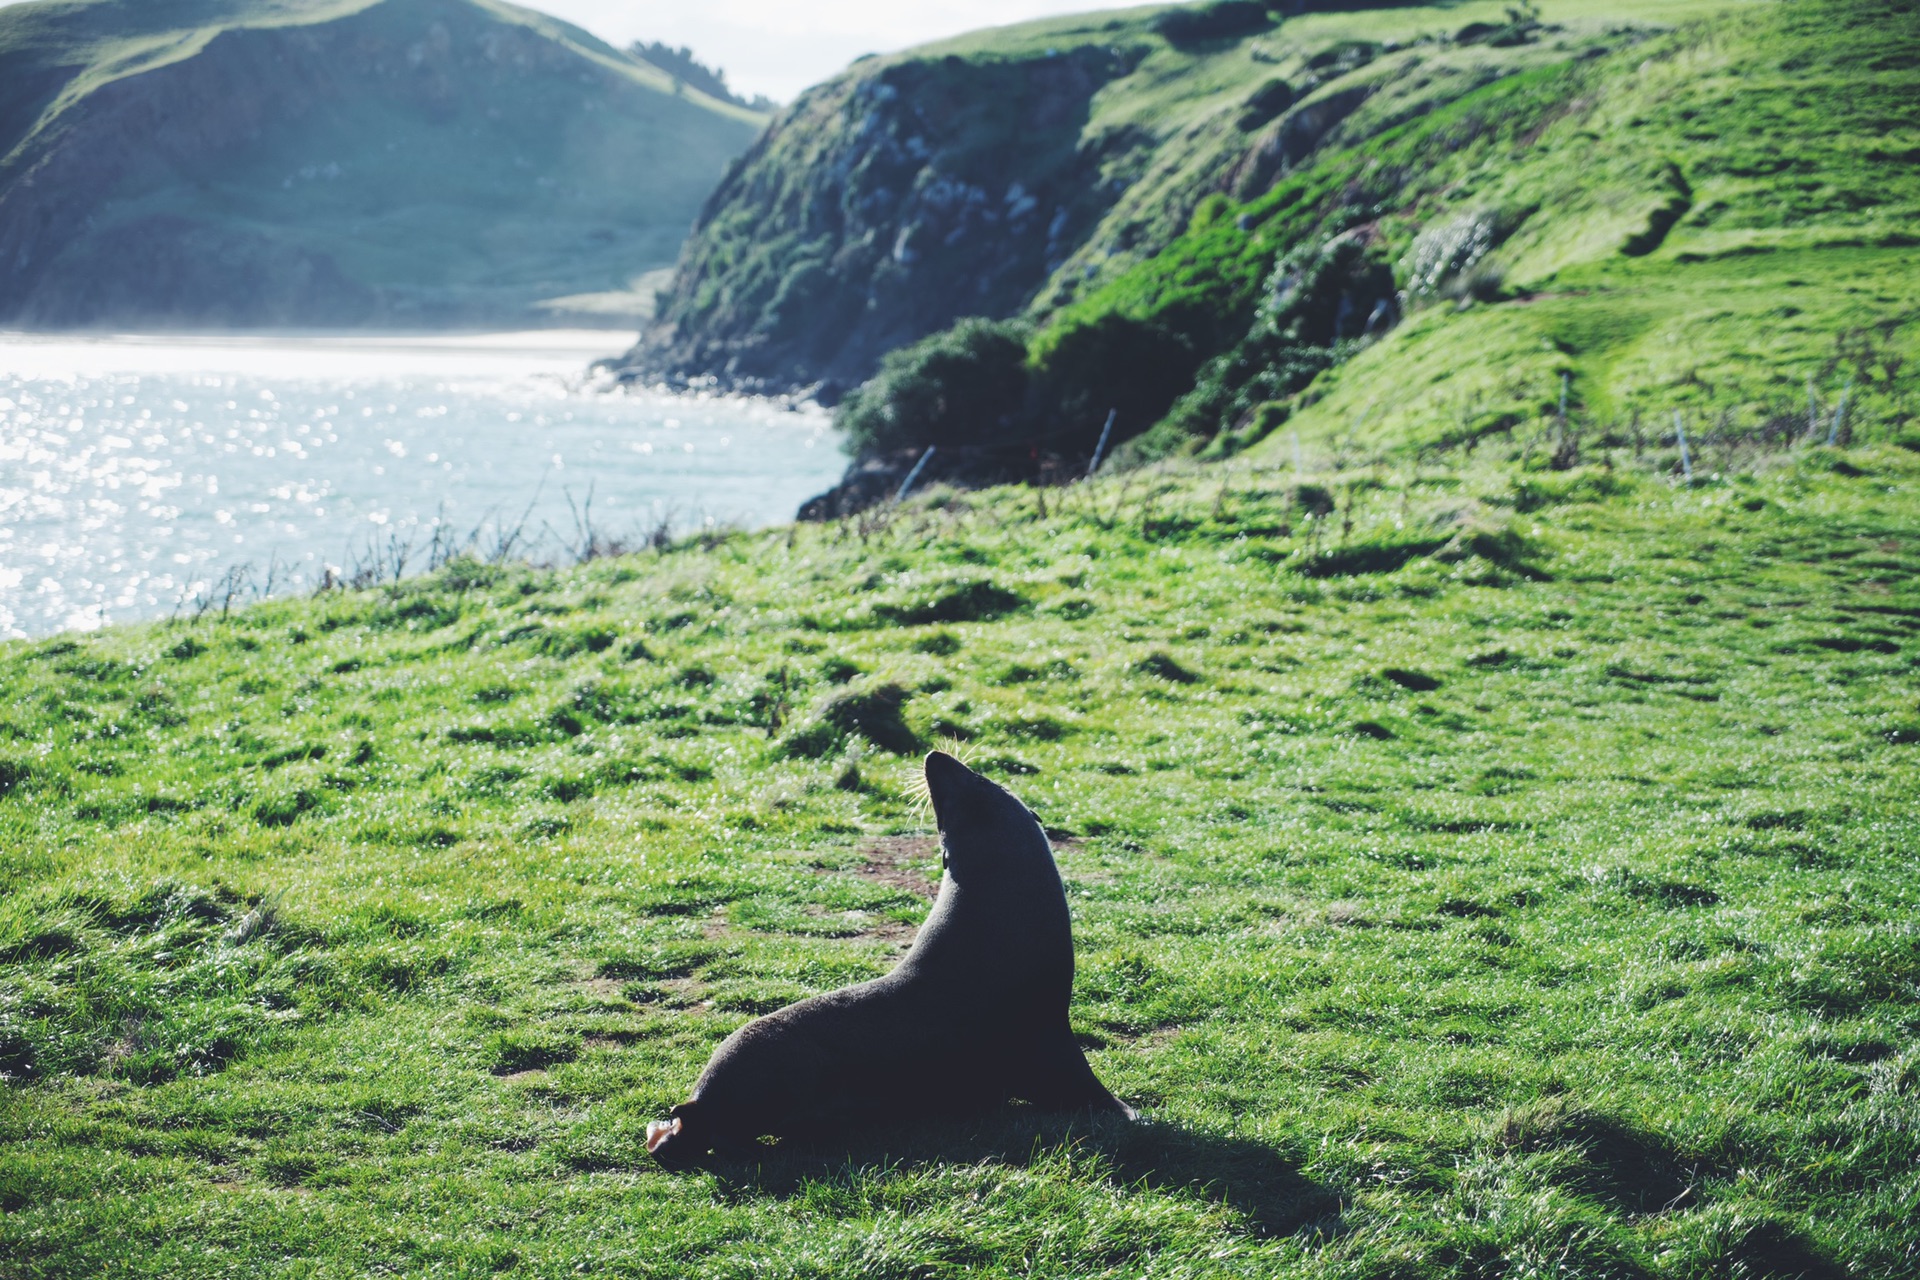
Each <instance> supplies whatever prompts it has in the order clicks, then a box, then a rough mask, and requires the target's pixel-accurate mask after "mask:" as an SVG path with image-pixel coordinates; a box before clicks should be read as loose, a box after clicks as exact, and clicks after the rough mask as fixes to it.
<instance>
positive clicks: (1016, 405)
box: [835, 320, 1098, 454]
mask: <svg viewBox="0 0 1920 1280" xmlns="http://www.w3.org/2000/svg"><path fill="white" fill-rule="evenodd" d="M1026 398H1027V331H1026V329H1025V328H1024V327H1023V326H1021V325H1018V324H1013V323H1009V322H1001V321H993V320H962V321H960V322H959V323H958V324H956V325H954V326H953V328H951V329H948V330H947V331H946V332H944V333H936V334H934V335H933V336H932V337H930V338H924V339H922V340H921V341H919V342H916V343H914V344H913V345H912V346H910V347H904V348H902V349H901V350H899V351H895V352H892V353H890V354H889V355H888V356H887V357H886V358H885V359H884V360H882V361H881V362H880V372H879V373H877V374H875V375H874V376H873V378H872V379H871V380H870V381H868V382H867V383H865V384H864V385H863V386H861V387H860V388H859V389H858V390H856V391H854V392H853V394H852V395H849V396H848V397H847V398H846V400H845V401H843V402H842V403H841V405H840V408H839V409H838V411H837V412H836V414H835V420H836V422H837V424H838V425H839V427H840V428H841V430H843V431H845V432H846V435H847V442H848V445H849V446H850V447H851V448H852V449H853V450H854V452H856V453H863V454H866V453H889V452H893V451H895V450H900V449H924V448H926V447H927V446H929V445H936V446H937V445H946V446H949V447H952V446H959V445H994V444H1006V443H1009V442H1011V441H1014V440H1017V439H1018V438H1019V437H1020V436H1021V435H1022V434H1024V432H1025V417H1024V409H1025V405H1026ZM1095 429H1096V430H1097V429H1098V428H1097V427H1096V428H1095Z"/></svg>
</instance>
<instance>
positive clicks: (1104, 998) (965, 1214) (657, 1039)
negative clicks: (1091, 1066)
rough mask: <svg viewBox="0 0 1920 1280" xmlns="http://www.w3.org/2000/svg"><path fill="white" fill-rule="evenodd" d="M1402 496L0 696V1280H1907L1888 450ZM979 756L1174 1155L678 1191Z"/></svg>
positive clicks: (730, 555) (1524, 465) (1915, 895)
mask: <svg viewBox="0 0 1920 1280" xmlns="http://www.w3.org/2000/svg"><path fill="white" fill-rule="evenodd" d="M1907 443H1908V445H1909V446H1911V445H1913V444H1915V443H1920V442H1915V441H1913V440H1910V439H1909V440H1908V441H1907ZM1408 457H1409V460H1408V461H1403V462H1401V463H1397V464H1389V463H1380V464H1377V465H1370V466H1362V465H1351V464H1350V465H1347V466H1345V467H1344V468H1343V469H1335V468H1334V466H1333V463H1332V461H1331V459H1330V457H1328V456H1326V455H1323V454H1321V453H1319V452H1318V451H1311V452H1309V453H1308V454H1307V455H1306V457H1305V459H1304V463H1305V469H1304V472H1301V473H1296V472H1295V471H1294V470H1293V467H1292V465H1291V463H1290V462H1288V463H1283V464H1279V465H1276V464H1273V463H1260V464H1259V465H1255V464H1254V463H1252V462H1250V461H1248V460H1242V461H1241V462H1239V463H1238V464H1237V465H1235V466H1232V467H1228V466H1216V467H1213V468H1211V469H1203V468H1188V469H1178V468H1175V469H1161V470H1156V471H1148V472H1143V473H1134V474H1131V475H1126V476H1120V477H1115V478H1111V479H1103V480H1101V481H1099V482H1096V483H1094V484H1091V485H1084V486H1080V487H1077V488H1074V489H1071V490H1065V491H1046V492H1034V491H1017V490H999V491H991V492H986V493H979V494H967V495H956V494H952V493H942V492H935V493H931V494H929V495H927V496H925V497H924V498H922V499H919V500H916V501H914V502H912V503H909V504H908V505H907V506H905V507H902V508H899V509H897V510H895V511H893V512H890V513H880V514H875V515H872V516H870V517H869V518H868V519H867V520H865V521H864V522H862V523H848V524H842V525H837V526H824V527H800V528H795V529H791V530H788V529H782V530H775V531H771V532H768V533H764V534H753V535H745V534H741V535H729V536H713V537H709V538H706V539H702V540H696V541H692V542H689V543H686V544H683V545H680V546H678V547H675V548H673V549H671V550H668V551H664V552H659V553H646V554H643V555H639V556H635V557H629V558H625V559H618V560H610V561H602V562H597V563H593V564H589V565H586V566H582V567H579V568H576V569H571V570H566V571H561V572H546V571H534V570H527V569H511V568H492V567H486V566H479V565H472V564H460V565H455V566H453V567H452V568H450V569H447V570H445V571H442V572H440V573H438V574H436V575H434V576H432V577H429V578H425V579H421V580H416V581H411V582H407V583H404V584H401V585H398V586H393V587H389V588H383V589H378V590H373V591H366V592H361V593H335V594H330V595H327V596H323V597H320V598H317V599H313V600H308V601H292V602H275V603H267V604H264V605H260V606H257V607H253V608H250V609H246V610H244V611H239V612H236V613H235V614H233V616H231V617H228V618H221V617H218V616H208V617H205V618H202V619H200V620H198V621H195V622H179V623H174V624H170V625H155V626H148V627H136V628H126V629H120V630H115V631H111V632H108V633H106V634H103V635H100V636H96V637H68V638H60V639H55V640H51V641H44V642H39V643H35V644H16V645H10V646H7V647H6V648H5V649H4V650H0V691H3V695H4V696H3V700H0V706H3V707H4V710H0V849H4V850H5V852H4V854H3V855H0V894H4V896H3V897H0V1071H3V1072H5V1073H6V1083H5V1085H4V1087H3V1088H0V1275H3V1276H5V1277H6V1280H40V1278H50V1277H79V1276H108V1275H111V1276H167V1277H202V1276H205V1277H213V1276H228V1275H232V1276H243V1275H244V1276H250V1277H251V1276H264V1275H271V1276H289V1277H293V1276H298V1277H322V1276H326V1277H332V1276H341V1277H345V1276H365V1275H380V1274H390V1275H406V1276H426V1275H450V1276H485V1275H527V1276H568V1275H583V1274H592V1275H618V1276H662V1277H666V1276H674V1277H682V1276H702V1277H747V1276H755V1277H764V1276H822V1277H824V1276H835V1277H841V1276H875V1277H880V1276H885V1277H909V1276H910V1277H943V1276H960V1275H980V1276H1008V1277H1011V1276H1047V1277H1067V1276H1089V1277H1091V1276H1153V1277H1173V1276H1263V1277H1264V1276H1275V1275H1286V1276H1311V1277H1323V1276H1324V1277H1334V1276H1339V1277H1428V1276H1430V1277H1460V1278H1462V1280H1465V1278H1467V1277H1494V1276H1501V1277H1521V1276H1527V1277H1532V1276H1569V1277H1575V1276H1577V1277H1641V1276H1658V1277H1673V1278H1675V1280H1679V1278H1683V1277H1684V1278H1692V1277H1754V1278H1756V1280H1758V1278H1760V1277H1773V1278H1775V1280H1786V1278H1787V1277H1795V1276H1805V1277H1818V1278H1823V1280H1824V1278H1831V1277H1842V1276H1846V1277H1859V1278H1862V1280H1865V1278H1868V1277H1884V1278H1886V1280H1896V1278H1899V1277H1908V1276H1912V1275H1913V1274H1915V1271H1916V1269H1917V1268H1920V1172H1916V1170H1917V1169H1920V1163H1917V1161H1920V925H1917V924H1916V919H1920V917H1916V914H1915V913H1916V908H1917V907H1920V867H1917V866H1916V862H1915V854H1916V850H1920V840H1917V839H1916V837H1917V836H1920V822H1916V818H1915V814H1916V812H1920V809H1917V808H1916V805H1920V754H1916V753H1920V693H1917V685H1920V519H1916V512H1917V511H1920V507H1917V506H1916V485H1920V453H1916V451H1915V450H1914V449H1912V448H1910V447H1899V446H1897V445H1894V444H1885V443H1883V444H1877V445H1871V446H1865V447H1859V448H1854V449H1849V450H1844V451H1838V450H1827V449H1824V448H1799V449H1797V450H1795V451H1791V452H1782V451H1779V450H1774V451H1771V452H1766V453H1762V454H1759V455H1753V454H1748V455H1745V456H1744V457H1739V458H1731V459H1729V460H1727V461H1726V462H1724V463H1723V461H1722V460H1721V459H1720V457H1719V455H1718V454H1717V453H1716V452H1713V451H1709V452H1707V453H1706V454H1703V455H1702V456H1701V458H1700V459H1699V464H1700V465H1699V472H1700V476H1701V480H1700V483H1699V484H1698V485H1695V486H1691V487H1689V486H1686V485H1683V484H1680V483H1678V482H1677V481H1676V480H1675V479H1674V478H1673V477H1672V475H1671V474H1670V473H1671V469H1672V464H1673V458H1672V455H1671V453H1670V452H1658V451H1656V452H1652V453H1646V454H1644V455H1643V456H1642V457H1641V458H1640V459H1639V460H1638V461H1636V460H1635V458H1634V456H1633V453H1632V451H1631V450H1630V449H1627V448H1625V447H1622V448H1619V449H1615V450H1612V451H1611V452H1605V453H1602V452H1600V451H1597V450H1595V449H1594V448H1592V447H1591V446H1589V447H1588V450H1587V453H1586V456H1585V459H1584V465H1581V466H1578V467H1576V468H1574V469H1572V470H1567V471H1558V472H1555V471H1547V470H1544V469H1541V468H1544V464H1545V458H1544V454H1543V452H1540V451H1535V450H1531V449H1527V448H1524V447H1523V446H1522V445H1519V444H1516V445H1513V446H1506V445H1503V444H1500V442H1498V441H1497V440H1494V441H1489V442H1488V443H1486V444H1483V445H1482V446H1481V447H1480V448H1479V449H1478V450H1477V451H1476V452H1474V453H1472V454H1470V455H1469V454H1465V453H1462V452H1458V451H1456V452H1455V453H1452V454H1449V455H1447V456H1446V458H1445V459H1444V461H1445V463H1446V465H1444V466H1442V465H1437V464H1430V465H1425V466H1422V467H1419V468H1417V469H1416V468H1415V466H1414V465H1413V463H1412V462H1411V461H1410V457H1411V455H1408ZM1736 463H1737V465H1735V464H1736ZM1715 473H1718V474H1715ZM945 743H958V744H959V749H960V750H961V751H962V752H963V753H964V754H965V755H967V756H968V757H969V758H970V759H971V760H972V761H973V763H974V764H975V765H976V767H979V768H981V769H983V770H985V771H987V772H989V773H990V774H992V775H994V776H997V777H999V778H1002V779H1004V780H1005V781H1006V782H1007V783H1008V784H1009V785H1010V786H1012V787H1014V788H1015V789H1016V790H1017V791H1018V792H1019V793H1020V794H1021V795H1022V796H1023V797H1024V798H1025V799H1026V800H1027V801H1028V802H1029V803H1030V804H1031V805H1032V806H1033V807H1034V808H1035V810H1036V811H1037V812H1038V813H1039V815H1040V816H1041V818H1042V819H1043V821H1044V822H1045V823H1046V824H1047V825H1048V826H1049V827H1050V828H1052V829H1053V831H1054V833H1055V835H1056V837H1057V838H1058V840H1059V842H1060V843H1059V860H1060V863H1061V867H1062V869H1063V873H1064V875H1065V877H1066V880H1067V884H1068V888H1069V894H1070V900H1071V903H1072V906H1073V910H1074V914H1075V919H1076V930H1077V940H1078V947H1079V978H1078V982H1077V986H1076V992H1075V1001H1074V1007H1073V1019H1074V1024H1075V1026H1076V1028H1077V1030H1078V1031H1079V1032H1080V1033H1081V1035H1082V1037H1083V1039H1084V1041H1085V1043H1086V1044H1087V1045H1088V1046H1089V1048H1090V1050H1091V1057H1092V1059H1093V1061H1094V1062H1095V1065H1096V1068H1097V1070H1098V1071H1099V1072H1100V1073H1101V1075H1102V1077H1103V1078H1104V1079H1105V1080H1106V1081H1107V1082H1108V1083H1109V1084H1111V1085H1112V1086H1113V1088H1114V1089H1115V1091H1116V1092H1117V1093H1119V1094H1120V1095H1121V1096H1122V1097H1124V1098H1126V1099H1128V1100H1129V1101H1131V1102H1133V1103H1134V1104H1135V1105H1137V1106H1139V1107H1140V1108H1142V1109H1143V1111H1144V1112H1145V1113H1146V1119H1145V1120H1144V1121H1143V1122H1142V1123H1140V1124H1138V1125H1135V1126H1131V1127H1107V1126H1102V1127H1088V1126H1085V1125H1077V1126H1076V1125H1073V1124H1070V1123H1067V1122H1065V1121H1061V1120H1057V1119H1050V1118H1046V1117H1039V1116H1034V1115H1031V1114H1029V1113H1027V1112H1025V1111H1023V1110H1021V1109H1018V1108H1013V1109H1009V1110H1008V1111H1006V1112H1004V1113H1002V1114H997V1115H992V1116H985V1117H981V1118H980V1119H978V1120H977V1121H976V1122H972V1123H967V1124H960V1125H952V1126H946V1127H940V1128H929V1129H905V1130H900V1131H893V1132H884V1133H877V1134H871V1135H863V1136H860V1137H859V1138H857V1139H855V1140H853V1142H852V1145H851V1146H850V1147H832V1148H825V1149H811V1148H809V1149H791V1148H787V1147H769V1148H768V1149H767V1150H766V1151H765V1153H764V1158H763V1159H762V1160H760V1161H757V1162H750V1163H744V1164H743V1163H733V1164H724V1165H721V1166H718V1167H716V1168H714V1169H712V1170H710V1171H707V1172H702V1173H696V1174H690V1175H684V1176H674V1175H668V1174H665V1173H663V1172H661V1171H659V1170H658V1169H656V1168H654V1167H652V1165H651V1164H650V1162H649V1160H648V1159H647V1158H646V1156H645V1155H644V1152H643V1149H642V1137H643V1133H644V1127H645V1125H646V1122H647V1121H648V1120H650V1119H653V1118H657V1117H659V1116H661V1115H663V1114H664V1113H665V1111H666V1109H667V1108H668V1107H669V1106H670V1105H671V1104H672V1103H674V1102H676V1101H678V1100H680V1099H681V1098H682V1097H683V1096H684V1095H685V1092H686V1091H687V1089H688V1088H689V1087H690V1085H691V1083H692V1081H693V1079H694V1077H695V1075H696V1074H697V1072H698V1070H699V1068H700V1065H701V1064H702V1062H703V1061H704V1059H705V1058H706V1056H707V1054H708V1053H709V1052H710V1051H711V1050H712V1048H713V1046H714V1045H715V1044H716V1043H717V1042H718V1041H719V1040H720V1039H721V1038H722V1037H723V1036H724V1035H725V1034H726V1033H727V1032H729V1031H730V1030H732V1029H733V1028H735V1027H737V1026H739V1025H740V1024H741V1023H742V1022H743V1021H744V1020H746V1019H747V1018H749V1017H750V1016H752V1015H754V1014H756V1013H759V1012H763V1011H766V1010H769V1009H772V1008H774V1007H777V1006H778V1005H780V1004H782V1003H784V1002H787V1001H789V1000H792V999H794V998H796V997H799V996H802V995H805V994H808V993H811V992H817V991H822V990H826V989H829V988H832V987H835V986H838V985H841V984H844V983H846V982H849V981H853V980H856V979H861V978H865V977H867V976H870V975H873V974H876V973H879V972H881V971H883V970H884V969H885V967H886V966H887V965H888V964H889V963H890V961H891V959H892V958H893V957H895V956H897V955H898V954H899V950H900V948H901V946H902V945H903V943H904V942H905V941H906V939H907V938H909V937H910V936H911V930H912V928H913V926H914V924H915V923H916V922H917V920H918V919H919V918H920V917H921V915H922V914H923V912H924V910H925V908H926V901H927V900H926V894H927V892H928V890H929V887H930V881H929V879H928V877H929V876H931V875H934V874H936V873H937V855H936V853H935V846H934V845H933V843H932V842H931V840H930V839H929V822H930V819H929V816H928V814H927V813H926V812H925V810H924V809H923V808H922V807H921V806H920V805H919V803H918V802H917V801H916V800H915V798H914V795H913V790H912V782H913V777H914V772H915V762H916V756H917V753H918V751H919V750H920V749H921V748H922V747H924V746H929V745H936V744H945Z"/></svg>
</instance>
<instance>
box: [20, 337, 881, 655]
mask: <svg viewBox="0 0 1920 1280" xmlns="http://www.w3.org/2000/svg"><path fill="white" fill-rule="evenodd" d="M626 345H627V335H623V334H609V333H597V332H540V333H525V334H493V335H478V336H449V337H418V338H369V337H353V338H338V337H334V338H311V339H299V340H295V339H287V338H273V339H258V340H254V339H244V338H200V339H193V338H171V337H169V338H100V339H76V338H48V337H31V336H20V335H0V638H6V637H14V638H17V637H21V636H39V635H46V634H50V633H53V632H57V631H63V630H91V629H95V628H98V627H100V626H103V625H106V624H108V623H112V622H124V621H130V620H135V619H141V618H152V617H159V616H166V615H168V614H172V613H175V612H177V611H182V610H191V609H192V608H193V607H194V606H195V603H196V602H197V601H200V600H203V599H205V598H207V597H208V595H209V593H212V592H224V591H225V590H226V587H227V584H229V583H233V582H242V583H244V584H245V587H246V591H247V593H248V594H252V593H254V592H257V591H260V590H264V589H265V588H266V587H267V586H268V584H269V582H270V583H271V586H272V589H273V590H274V591H275V592H287V591H301V590H311V589H312V588H313V587H315V586H316V585H318V584H319V583H320V582H322V581H323V580H324V579H325V576H326V574H327V573H328V572H329V571H332V572H333V573H335V574H341V573H351V572H353V571H354V570H355V569H356V568H358V567H362V566H367V565H371V564H373V563H375V562H376V561H378V562H380V563H382V564H383V565H385V566H387V567H389V568H391V566H392V565H393V564H394V562H395V561H396V559H401V560H404V562H405V563H406V564H407V566H408V567H409V568H417V567H421V566H424V564H425V562H426V560H427V558H428V555H429V551H430V548H431V547H432V546H433V545H434V544H435V542H436V540H437V541H438V543H439V544H440V545H441V546H442V547H445V546H448V545H454V546H459V547H468V548H471V549H473V550H474V551H476V552H478V553H480V554H490V553H493V552H496V551H498V550H499V549H500V548H501V547H502V545H503V543H510V544H511V549H512V551H513V553H514V554H517V555H525V556H528V557H529V558H532V559H535V560H555V561H557V560H562V559H565V558H567V557H568V556H569V555H570V554H571V553H573V552H574V551H577V549H578V548H579V546H580V545H581V544H582V542H583V541H584V540H585V539H586V538H587V537H588V536H589V535H591V534H597V535H598V536H599V537H600V538H602V539H603V540H604V539H615V540H624V541H633V540H635V539H638V538H641V537H644V536H645V535H646V534H647V533H649V532H651V531H652V530H654V529H656V528H658V527H659V526H660V525H662V524H663V523H666V524H670V525H671V526H672V527H673V528H674V529H675V530H676V531H681V532H684V531H687V530H689V529H691V528H694V527H697V526H700V525H704V524H709V523H711V524H734V525H745V526H749V527H754V526H762V525H767V524H773V523H779V522H783V521H786V520H789V519H791V518H792V517H793V514H794V512H795V510H796V509H797V508H798V506H799V504H800V503H801V502H803V501H804V500H805V499H806V498H808V497H809V496H811V495H813V494H815V493H818V492H820V491H821V490H823V489H825V488H827V487H829V486H830V485H832V484H833V483H834V482H835V481H836V480H837V479H838V478H839V476H840V474H841V472H842V471H843V470H844V468H845V465H846V460H845V458H844V457H843V456H842V455H841V453H840V450H839V448H838V446H837V443H836V441H835V438H834V437H833V435H832V434H831V431H830V424H829V421H828V417H827V415H826V414H825V413H823V412H821V411H819V410H817V409H811V408H802V409H793V408H790V407H787V406H784V405H780V404H776V403H772V402H767V401H756V400H748V399H741V398H737V397H722V396H697V395H675V394H667V393H664V392H656V391H633V390H628V391H620V390H615V389H612V388H609V387H608V386H606V385H605V384H604V383H596V382H595V381H594V380H593V379H592V378H591V377H589V375H588V366H589V365H590V364H591V362H592V361H593V360H596V359H599V358H601V357H604V356H609V355H613V354H616V353H618V352H619V351H620V350H621V349H623V348H624V347H625V346H626ZM236 571H238V572H237V573H236Z"/></svg>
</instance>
